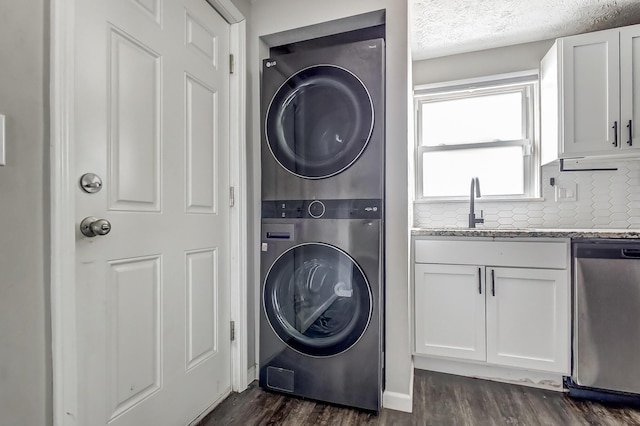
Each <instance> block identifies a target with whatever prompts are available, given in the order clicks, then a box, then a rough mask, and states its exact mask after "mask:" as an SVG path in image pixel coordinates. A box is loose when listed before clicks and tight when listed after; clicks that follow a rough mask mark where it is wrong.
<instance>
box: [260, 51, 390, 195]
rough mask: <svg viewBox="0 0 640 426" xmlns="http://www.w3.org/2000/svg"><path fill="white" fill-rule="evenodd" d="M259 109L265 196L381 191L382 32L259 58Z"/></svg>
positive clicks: (382, 188)
mask: <svg viewBox="0 0 640 426" xmlns="http://www.w3.org/2000/svg"><path fill="white" fill-rule="evenodd" d="M261 112H262V113H261V120H262V122H261V124H262V144H261V145H262V199H263V200H286V199H288V200H295V199H298V200H301V199H354V198H369V199H380V198H383V190H384V137H385V132H384V116H385V114H384V40H383V39H374V40H367V41H360V42H355V43H348V44H342V45H338V46H331V47H326V48H321V49H314V50H306V51H301V52H295V53H289V54H285V55H280V56H274V57H272V58H269V59H266V60H264V62H263V69H262V98H261Z"/></svg>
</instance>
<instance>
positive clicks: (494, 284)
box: [491, 269, 496, 296]
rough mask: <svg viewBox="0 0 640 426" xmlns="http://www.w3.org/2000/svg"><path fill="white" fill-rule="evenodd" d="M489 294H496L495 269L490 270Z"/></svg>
mask: <svg viewBox="0 0 640 426" xmlns="http://www.w3.org/2000/svg"><path fill="white" fill-rule="evenodd" d="M491 295H492V296H495V295H496V270H495V269H492V270H491Z"/></svg>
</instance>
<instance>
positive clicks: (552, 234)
mask: <svg viewBox="0 0 640 426" xmlns="http://www.w3.org/2000/svg"><path fill="white" fill-rule="evenodd" d="M411 235H412V236H414V237H493V238H536V237H537V238H626V239H640V230H630V229H545V228H538V229H535V228H516V229H514V228H511V229H509V228H491V229H489V228H482V227H478V228H473V229H470V228H412V229H411Z"/></svg>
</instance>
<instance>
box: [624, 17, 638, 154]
mask: <svg viewBox="0 0 640 426" xmlns="http://www.w3.org/2000/svg"><path fill="white" fill-rule="evenodd" d="M620 87H621V90H620V106H621V115H620V118H621V123H620V131H621V138H620V139H621V146H622V148H623V149H629V148H640V131H639V129H640V25H634V26H633V27H626V28H623V29H621V30H620Z"/></svg>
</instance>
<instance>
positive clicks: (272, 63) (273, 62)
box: [266, 61, 276, 68]
mask: <svg viewBox="0 0 640 426" xmlns="http://www.w3.org/2000/svg"><path fill="white" fill-rule="evenodd" d="M266 65H267V68H271V67H275V66H276V61H267V63H266Z"/></svg>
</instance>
